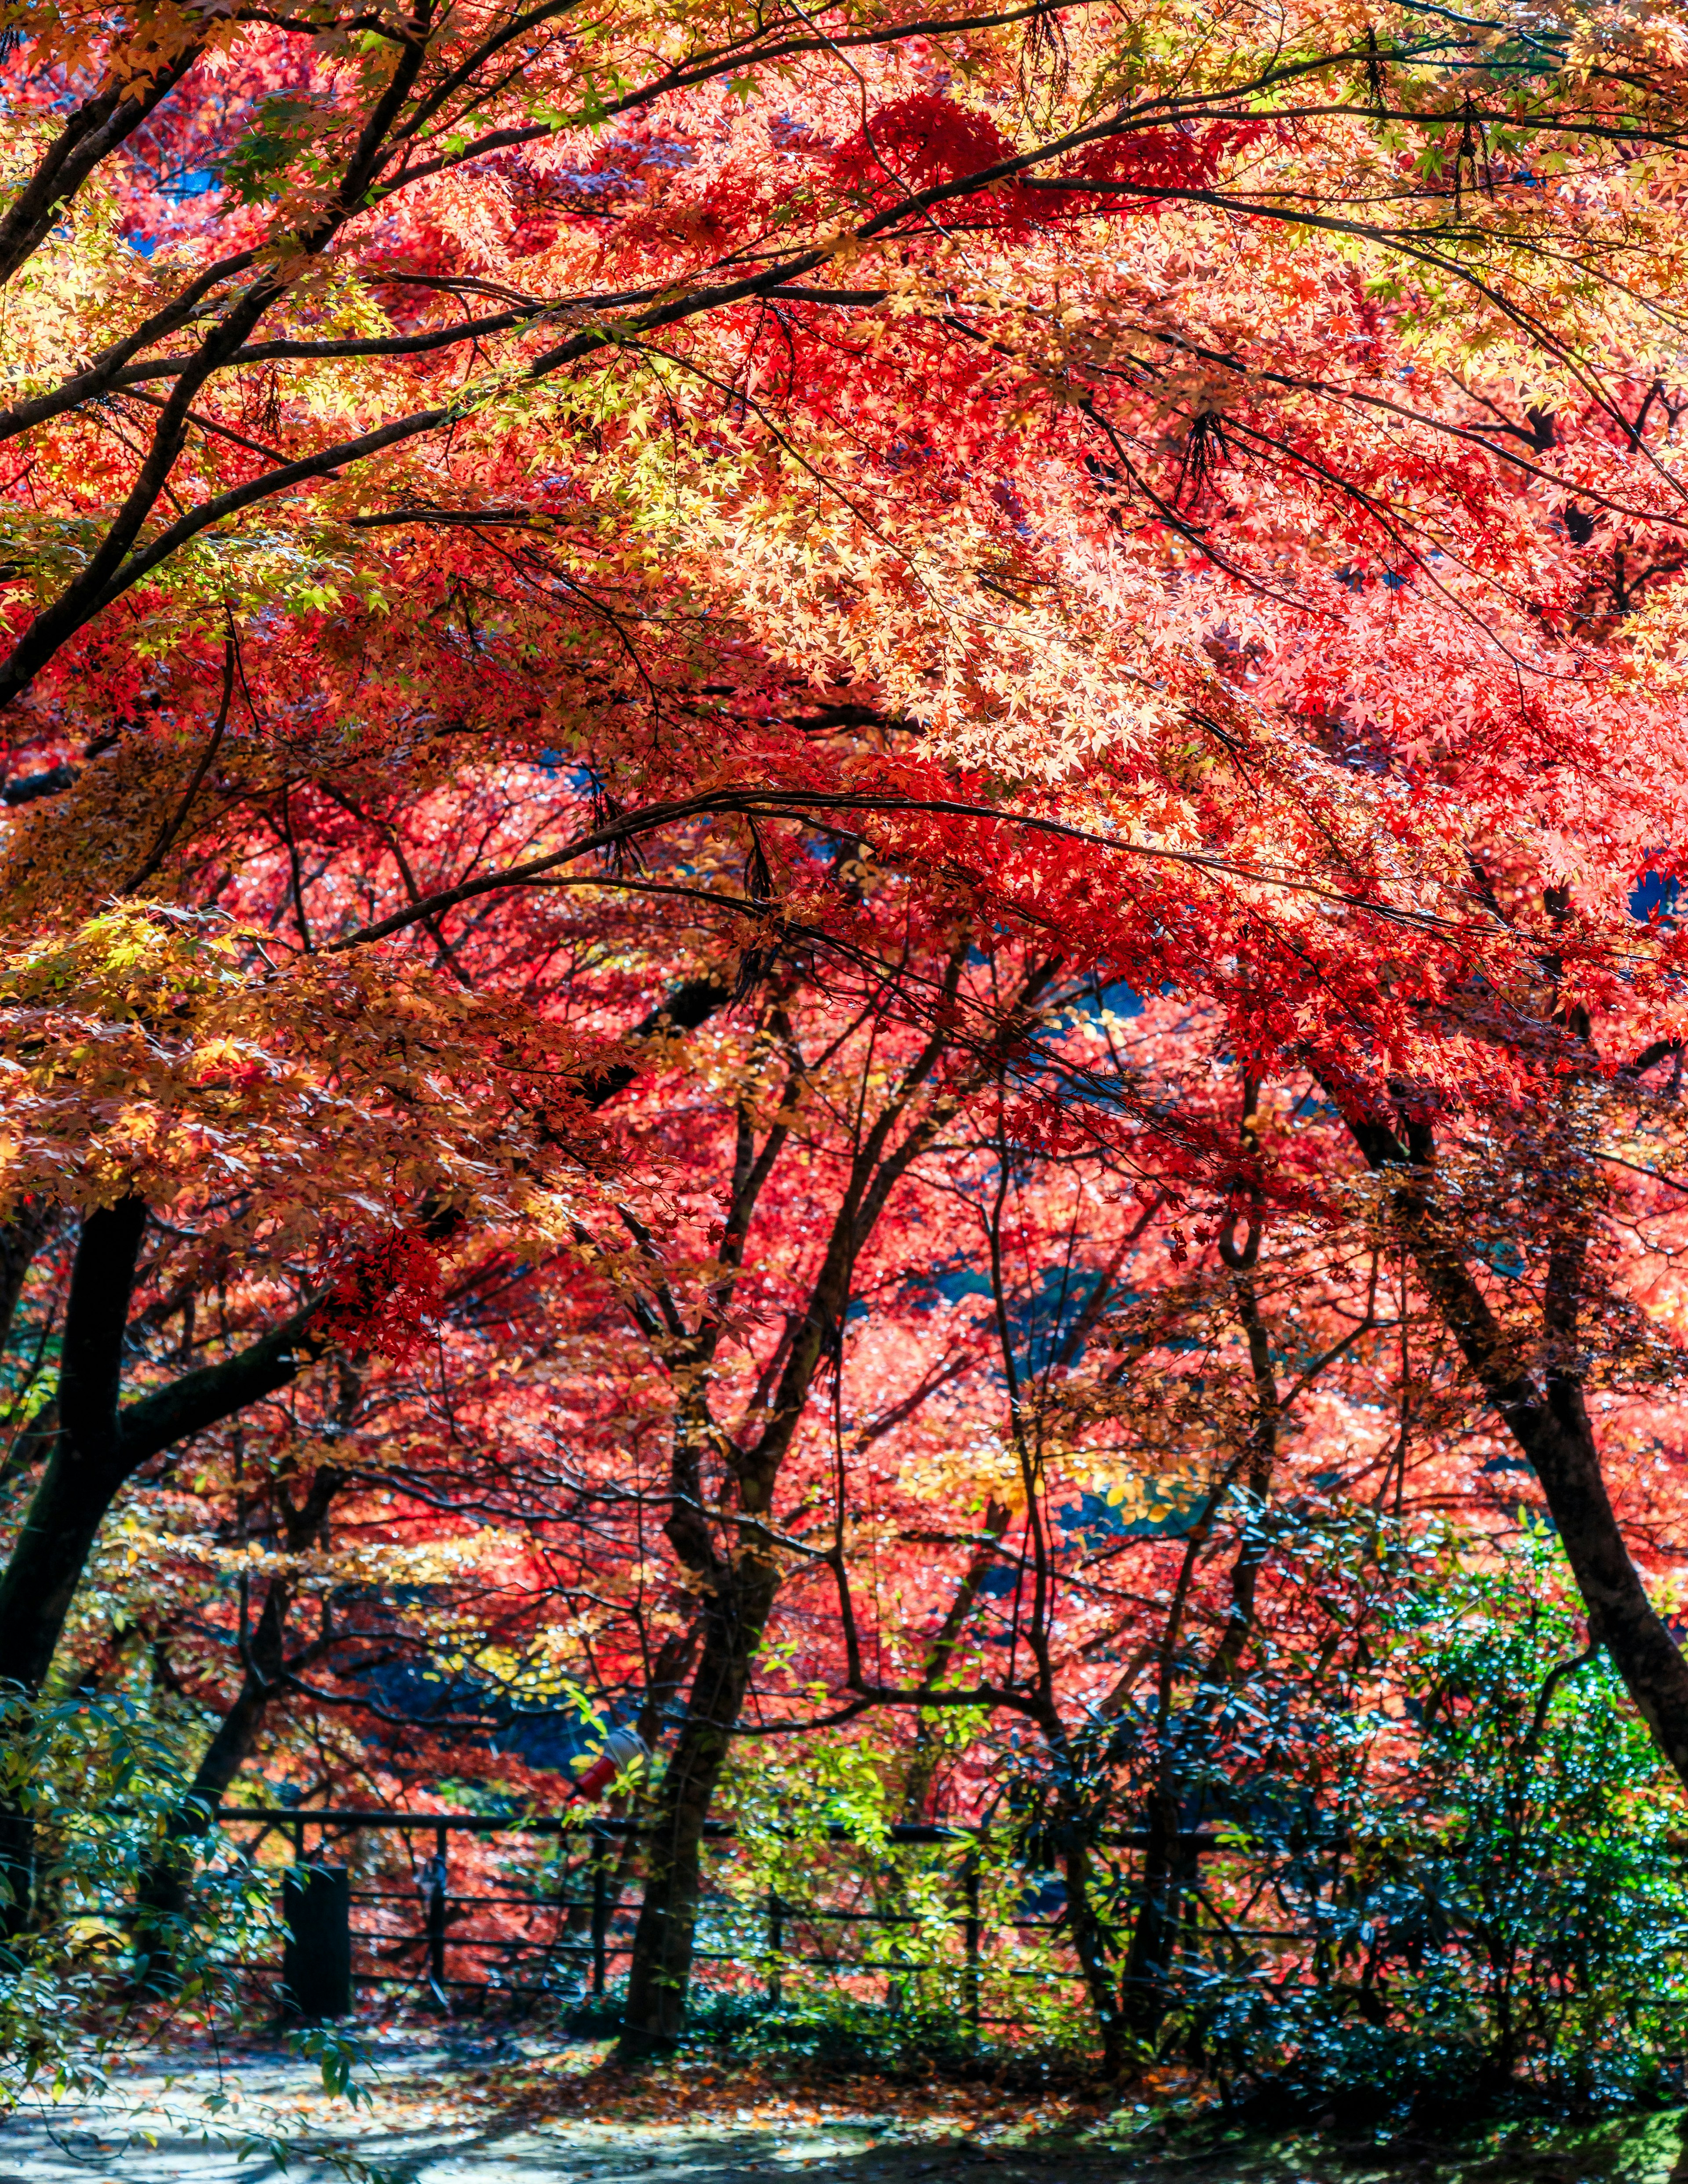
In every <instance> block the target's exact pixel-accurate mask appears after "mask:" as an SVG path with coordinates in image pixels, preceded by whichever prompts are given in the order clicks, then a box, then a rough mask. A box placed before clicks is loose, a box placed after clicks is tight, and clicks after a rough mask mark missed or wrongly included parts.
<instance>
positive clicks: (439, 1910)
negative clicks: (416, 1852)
mask: <svg viewBox="0 0 1688 2184" xmlns="http://www.w3.org/2000/svg"><path fill="white" fill-rule="evenodd" d="M445 1843H446V1830H445V1827H444V1825H443V1823H442V1824H441V1825H439V1826H438V1827H437V1828H436V1829H435V1830H434V1855H433V1863H432V1865H431V1866H430V1867H429V1869H428V1985H429V1986H431V1987H432V1989H433V1991H434V1994H435V1997H436V1998H437V2001H438V2003H439V2006H440V2008H441V2009H450V2007H451V2004H450V2003H449V2002H448V2000H447V1998H446V1989H445V1914H446V1893H445V1875H446V1865H445Z"/></svg>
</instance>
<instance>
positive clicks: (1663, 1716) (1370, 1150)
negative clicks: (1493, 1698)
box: [1345, 1114, 1688, 1786]
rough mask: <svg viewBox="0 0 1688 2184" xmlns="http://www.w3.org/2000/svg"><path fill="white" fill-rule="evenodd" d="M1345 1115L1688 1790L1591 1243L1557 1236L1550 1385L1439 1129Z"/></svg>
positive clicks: (1682, 1719)
mask: <svg viewBox="0 0 1688 2184" xmlns="http://www.w3.org/2000/svg"><path fill="white" fill-rule="evenodd" d="M1345 1119H1346V1121H1347V1123H1348V1128H1349V1130H1350V1132H1351V1134H1352V1136H1353V1137H1354V1139H1355V1141H1356V1142H1357V1144H1358V1145H1359V1146H1360V1149H1361V1151H1362V1152H1363V1153H1364V1154H1365V1156H1366V1158H1367V1161H1368V1163H1369V1164H1370V1166H1371V1167H1372V1168H1373V1170H1374V1171H1376V1172H1378V1173H1398V1174H1399V1176H1400V1178H1401V1181H1400V1184H1399V1185H1398V1187H1397V1189H1396V1192H1395V1197H1394V1208H1395V1215H1396V1220H1397V1221H1398V1223H1399V1224H1400V1228H1401V1234H1402V1236H1403V1238H1404V1240H1405V1241H1406V1244H1407V1249H1408V1250H1409V1251H1411V1253H1412V1259H1413V1263H1414V1265H1415V1267H1416V1268H1417V1269H1418V1278H1419V1279H1420V1281H1421V1282H1422V1283H1423V1286H1424V1290H1425V1292H1426V1294H1427V1295H1429V1299H1430V1301H1431V1303H1432V1304H1433V1305H1434V1306H1435V1308H1436V1311H1437V1312H1438V1313H1439V1315H1440V1318H1441V1319H1442V1321H1443V1323H1444V1324H1445V1325H1446V1327H1447V1329H1448V1330H1449V1332H1450V1333H1451V1334H1452V1336H1453V1337H1454V1340H1456V1341H1457V1343H1458V1345H1459V1346H1460V1350H1461V1352H1462V1355H1463V1357H1464V1358H1465V1362H1466V1363H1467V1365H1468V1368H1470V1371H1471V1373H1472V1376H1473V1378H1474V1379H1475V1380H1476V1381H1477V1383H1478V1385H1479V1387H1480V1388H1481V1389H1482V1390H1483V1392H1484V1394H1485V1396H1487V1398H1488V1400H1489V1402H1490V1406H1491V1407H1492V1408H1493V1409H1494V1410H1495V1411H1496V1412H1497V1414H1498V1415H1499V1417H1500V1418H1501V1420H1502V1422H1503V1423H1504V1424H1505V1425H1506V1426H1507V1429H1508V1431H1509V1432H1510V1433H1511V1435H1512V1436H1513V1440H1515V1441H1516V1442H1517V1443H1518V1447H1519V1449H1520V1450H1521V1451H1522V1452H1523V1453H1524V1456H1525V1457H1527V1458H1528V1459H1529V1465H1530V1468H1531V1469H1532V1470H1533V1471H1534V1472H1535V1476H1536V1478H1537V1479H1539V1480H1540V1485H1541V1490H1542V1493H1543V1496H1545V1498H1546V1503H1547V1509H1548V1513H1549V1515H1550V1516H1551V1517H1552V1519H1553V1522H1554V1524H1555V1525H1556V1526H1557V1529H1558V1533H1559V1537H1560V1540H1561V1541H1562V1542H1563V1546H1564V1549H1565V1556H1566V1559H1567V1560H1568V1562H1569V1563H1570V1565H1571V1571H1572V1574H1573V1576H1574V1578H1575V1580H1576V1584H1577V1590H1578V1591H1579V1593H1580V1594H1581V1596H1582V1602H1583V1606H1584V1607H1585V1610H1586V1611H1587V1614H1588V1619H1589V1635H1590V1636H1591V1638H1592V1639H1594V1640H1595V1641H1596V1642H1597V1643H1598V1644H1600V1645H1602V1646H1604V1647H1605V1648H1606V1651H1607V1653H1608V1655H1609V1656H1610V1657H1611V1660H1612V1663H1613V1667H1614V1668H1615V1669H1617V1671H1618V1674H1619V1675H1620V1676H1621V1677H1622V1678H1623V1680H1624V1685H1625V1687H1626V1688H1627V1689H1628V1691H1629V1693H1630V1697H1631V1698H1632V1699H1633V1700H1634V1701H1635V1705H1636V1707H1637V1708H1638V1709H1639V1710H1640V1713H1641V1717H1642V1719H1643V1720H1645V1721H1646V1724H1647V1726H1648V1728H1649V1729H1650V1730H1652V1735H1653V1738H1654V1741H1655V1742H1656V1743H1657V1746H1658V1748H1659V1750H1660V1752H1662V1753H1663V1756H1664V1758H1666V1759H1667V1760H1668V1761H1669V1763H1670V1765H1671V1767H1672V1768H1673V1769H1674V1770H1675V1772H1676V1775H1677V1776H1678V1777H1679V1779H1680V1780H1681V1781H1682V1783H1683V1784H1684V1785H1685V1786H1688V1662H1685V1661H1684V1659H1683V1658H1682V1654H1681V1652H1680V1649H1679V1647H1678V1646H1677V1644H1676V1641H1675V1640H1674V1638H1673V1637H1672V1636H1671V1635H1670V1633H1669V1630H1667V1629H1666V1627H1665V1624H1664V1620H1663V1617H1661V1616H1660V1614H1659V1613H1658V1612H1657V1609H1656V1608H1655V1607H1654V1606H1653V1604H1652V1602H1651V1601H1650V1600H1649V1599H1648V1598H1647V1593H1646V1586H1645V1585H1643V1583H1642V1582H1641V1573H1640V1571H1639V1570H1637V1568H1635V1563H1633V1562H1632V1561H1631V1560H1630V1550H1629V1548H1628V1546H1626V1545H1625V1543H1624V1535H1623V1532H1622V1530H1621V1529H1619V1526H1618V1519H1617V1516H1616V1513H1614V1511H1613V1507H1612V1498H1611V1496H1610V1495H1609V1494H1608V1493H1607V1489H1606V1479H1605V1474H1604V1473H1603V1472H1602V1468H1601V1462H1600V1450H1599V1447H1598V1445H1597V1444H1596V1440H1595V1436H1594V1428H1593V1425H1592V1424H1591V1421H1590V1418H1589V1415H1588V1407H1587V1405H1586V1403H1585V1401H1584V1398H1583V1390H1582V1386H1581V1384H1580V1379H1579V1368H1578V1362H1577V1316H1578V1307H1579V1301H1580V1298H1579V1286H1580V1280H1581V1260H1582V1249H1583V1244H1584V1241H1585V1239H1583V1238H1582V1237H1580V1236H1579V1235H1574V1234H1567V1235H1566V1236H1565V1237H1563V1238H1561V1239H1557V1240H1555V1244H1554V1248H1553V1250H1552V1256H1551V1260H1550V1266H1549V1272H1548V1279H1547V1284H1546V1292H1547V1294H1546V1315H1545V1316H1546V1321H1547V1330H1546V1331H1547V1334H1548V1336H1549V1339H1550V1345H1551V1347H1550V1351H1549V1355H1548V1361H1547V1363H1546V1367H1545V1368H1544V1369H1543V1370H1542V1372H1541V1373H1540V1378H1539V1379H1537V1378H1536V1377H1535V1376H1533V1375H1532V1374H1531V1373H1529V1372H1528V1371H1526V1370H1525V1369H1524V1365H1523V1364H1522V1362H1521V1361H1520V1360H1519V1358H1518V1354H1517V1351H1516V1348H1515V1346H1514V1345H1513V1341H1512V1340H1511V1339H1510V1338H1509V1336H1508V1334H1507V1331H1506V1330H1505V1329H1503V1328H1502V1326H1501V1323H1499V1322H1498V1321H1497V1320H1496V1318H1495V1315H1494V1313H1493V1312H1492V1311H1491V1310H1490V1306H1489V1301H1488V1299H1487V1298H1486V1297H1485V1295H1483V1292H1482V1290H1480V1289H1479V1286H1478V1284H1477V1283H1476V1282H1475V1281H1474V1279H1473V1278H1472V1275H1471V1273H1470V1270H1469V1268H1468V1267H1467V1266H1466V1264H1465V1261H1464V1257H1463V1255H1462V1250H1461V1245H1460V1240H1459V1238H1458V1236H1457V1234H1456V1233H1455V1232H1453V1231H1452V1230H1451V1229H1450V1228H1449V1227H1448V1225H1447V1223H1446V1221H1445V1219H1444V1217H1443V1216H1442V1214H1441V1212H1440V1208H1439V1207H1438V1206H1437V1204H1436V1202H1435V1167H1434V1165H1433V1147H1432V1144H1431V1140H1430V1134H1429V1129H1428V1128H1426V1127H1424V1126H1422V1125H1409V1126H1408V1128H1407V1140H1408V1142H1407V1144H1406V1145H1403V1144H1401V1141H1400V1139H1397V1138H1396V1134H1395V1133H1394V1132H1393V1131H1392V1130H1390V1129H1389V1128H1386V1127H1385V1126H1384V1125H1383V1124H1381V1123H1375V1122H1372V1121H1369V1120H1367V1119H1366V1118H1364V1117H1355V1116H1354V1115H1352V1114H1348V1115H1347V1116H1346V1117H1345Z"/></svg>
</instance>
